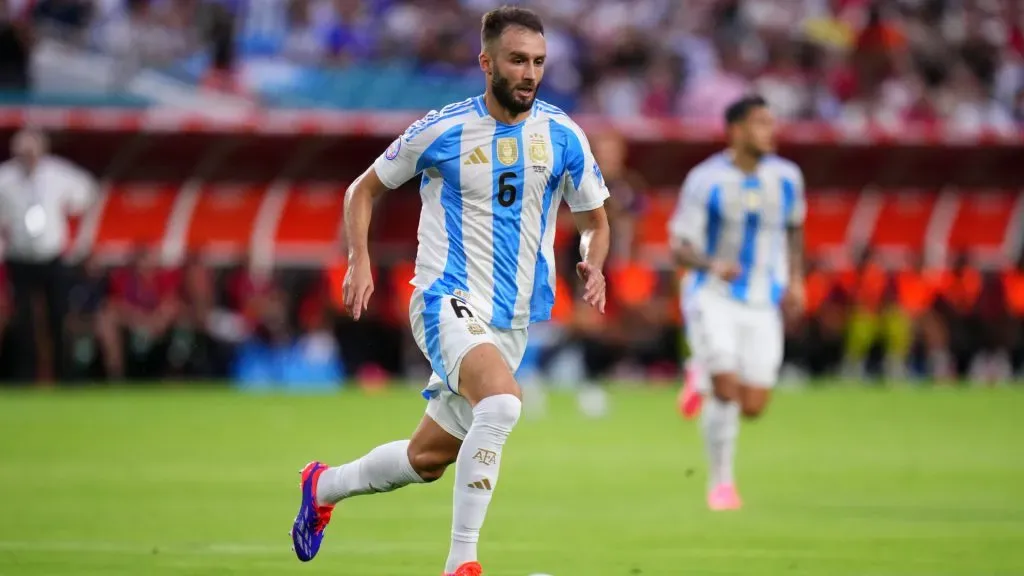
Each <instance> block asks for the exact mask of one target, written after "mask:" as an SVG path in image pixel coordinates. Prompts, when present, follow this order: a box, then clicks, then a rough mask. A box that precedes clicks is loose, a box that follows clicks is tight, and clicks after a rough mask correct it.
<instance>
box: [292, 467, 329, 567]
mask: <svg viewBox="0 0 1024 576" xmlns="http://www.w3.org/2000/svg"><path fill="white" fill-rule="evenodd" d="M324 470H327V465H326V464H324V463H323V462H317V461H313V462H310V463H309V464H306V467H305V468H303V469H302V483H301V484H300V486H301V487H302V503H301V504H299V513H298V515H296V516H295V524H293V525H292V531H291V537H292V550H293V551H294V552H295V555H296V556H298V557H299V560H301V561H303V562H309V561H310V560H312V559H313V558H314V557H315V556H316V553H317V552H319V551H320V543H321V542H323V540H324V529H325V528H327V524H328V523H329V522H330V521H331V513H332V512H334V504H317V503H316V483H317V481H318V480H320V474H322V473H323V471H324Z"/></svg>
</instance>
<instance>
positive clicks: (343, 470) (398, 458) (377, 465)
mask: <svg viewBox="0 0 1024 576" xmlns="http://www.w3.org/2000/svg"><path fill="white" fill-rule="evenodd" d="M408 450H409V441H408V440H398V441H396V442H390V443H388V444H384V445H382V446H378V447H376V448H374V449H373V450H371V451H370V452H369V454H367V455H366V456H363V457H362V458H360V459H358V460H355V461H352V462H349V463H348V464H343V465H341V466H335V467H334V468H328V469H327V470H324V471H323V473H321V474H320V480H319V481H318V482H317V485H316V497H317V501H318V503H320V504H335V503H337V502H339V501H341V500H344V499H345V498H349V497H351V496H359V495H360V494H373V493H376V492H390V491H392V490H395V489H398V488H401V487H402V486H406V485H408V484H416V483H420V482H423V479H422V478H420V475H419V474H417V473H416V471H415V470H413V468H412V463H411V462H409V453H408Z"/></svg>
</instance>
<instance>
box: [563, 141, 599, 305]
mask: <svg viewBox="0 0 1024 576" xmlns="http://www.w3.org/2000/svg"><path fill="white" fill-rule="evenodd" d="M568 127H569V129H570V132H571V136H570V137H569V138H570V142H569V143H568V145H567V146H566V149H565V150H566V156H565V175H564V176H563V181H562V192H563V195H564V197H565V201H566V203H567V204H568V205H569V209H570V210H572V213H573V218H574V219H575V221H576V228H577V229H578V230H579V231H580V236H581V239H580V259H581V261H580V262H579V263H578V264H576V273H577V274H579V276H580V278H582V279H583V281H584V288H583V300H584V301H585V302H586V303H587V304H590V305H591V306H593V307H595V308H597V309H598V310H599V311H600V312H601V313H602V314H603V313H604V307H605V279H604V263H605V260H607V259H608V251H609V246H610V244H611V228H610V227H609V225H608V213H607V212H606V211H605V208H604V203H605V201H606V200H607V199H608V197H609V196H610V194H609V193H608V187H607V186H606V185H605V182H604V176H603V175H602V174H601V168H600V167H598V165H597V161H596V160H595V159H594V155H593V153H591V151H590V142H588V141H587V137H586V135H585V134H584V133H583V131H582V130H580V128H579V127H578V126H576V125H574V124H572V125H569V126H568Z"/></svg>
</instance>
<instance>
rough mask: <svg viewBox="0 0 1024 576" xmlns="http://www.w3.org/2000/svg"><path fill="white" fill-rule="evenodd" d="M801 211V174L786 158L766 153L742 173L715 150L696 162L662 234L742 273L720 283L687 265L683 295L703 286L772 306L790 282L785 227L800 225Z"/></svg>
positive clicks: (803, 203) (804, 211) (726, 155)
mask: <svg viewBox="0 0 1024 576" xmlns="http://www.w3.org/2000/svg"><path fill="white" fill-rule="evenodd" d="M806 214H807V204H806V200H805V197H804V177H803V173H802V172H801V171H800V168H799V167H798V166H797V165H796V164H794V163H793V162H790V161H789V160H785V159H783V158H780V157H778V156H774V155H772V156H766V157H765V158H764V159H763V160H762V161H761V162H760V163H759V164H758V166H757V169H756V170H755V172H754V173H753V174H746V173H744V172H743V171H742V170H740V169H739V168H737V167H736V165H735V164H733V162H732V158H731V156H730V155H729V153H728V152H721V153H719V154H716V155H714V156H712V157H711V158H708V159H707V160H705V161H703V162H701V163H700V164H698V165H697V166H695V167H694V168H693V169H692V170H691V171H690V173H689V174H687V176H686V180H685V181H684V182H683V186H682V190H681V191H680V193H679V202H678V204H677V205H676V209H675V213H674V214H673V216H672V219H671V220H670V221H669V235H670V237H671V238H672V241H673V242H676V243H678V242H680V241H683V240H685V241H688V242H689V243H690V244H691V245H692V246H693V247H694V248H695V249H696V250H697V251H698V252H699V253H702V254H704V255H705V256H706V257H708V258H721V259H725V260H727V261H732V262H736V263H737V264H739V266H740V268H741V270H742V272H741V274H740V276H739V277H738V278H737V279H736V280H735V281H733V282H731V283H726V282H724V281H722V280H719V279H716V278H712V277H710V275H709V274H708V273H707V272H702V271H690V272H689V273H688V274H687V276H686V278H685V280H684V297H685V296H686V295H690V294H693V293H694V291H696V290H705V289H707V290H715V291H718V292H719V293H721V294H725V295H729V296H731V297H732V298H735V299H736V300H739V301H741V302H745V303H748V304H750V305H753V306H770V305H777V304H778V303H779V301H780V300H781V299H782V295H783V293H784V292H785V290H786V286H787V284H788V281H789V256H788V252H787V249H786V228H787V227H788V226H801V225H803V222H804V218H805V217H806Z"/></svg>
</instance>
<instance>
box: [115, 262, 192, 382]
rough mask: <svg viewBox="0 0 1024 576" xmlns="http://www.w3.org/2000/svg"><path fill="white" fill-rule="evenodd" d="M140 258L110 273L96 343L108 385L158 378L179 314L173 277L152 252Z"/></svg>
mask: <svg viewBox="0 0 1024 576" xmlns="http://www.w3.org/2000/svg"><path fill="white" fill-rule="evenodd" d="M140 252H141V253H140V254H138V255H137V256H136V258H135V261H134V262H133V263H132V264H130V265H129V266H127V267H125V268H122V269H120V270H118V271H116V272H115V273H114V275H113V277H112V278H111V299H110V303H109V305H108V306H106V307H104V311H103V313H102V315H101V317H100V322H99V328H100V330H99V337H100V343H101V346H102V347H103V356H104V364H105V367H106V374H107V378H109V379H112V380H120V379H122V378H125V377H126V376H127V377H135V378H139V377H141V378H147V377H148V378H157V377H160V376H162V375H163V374H164V372H165V370H166V368H167V352H168V349H169V347H170V344H171V340H170V336H171V332H170V329H171V327H172V326H173V325H174V323H175V321H176V320H177V318H178V315H179V313H181V310H182V306H181V300H180V299H179V290H180V285H181V279H180V276H179V274H178V272H177V271H176V270H171V269H167V268H164V267H163V266H162V265H161V264H160V254H159V252H158V250H157V249H156V248H145V249H142V250H141V251H140ZM126 352H127V355H126Z"/></svg>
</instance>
